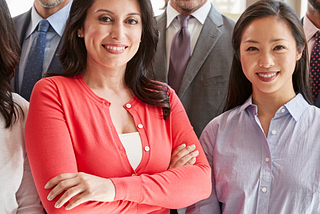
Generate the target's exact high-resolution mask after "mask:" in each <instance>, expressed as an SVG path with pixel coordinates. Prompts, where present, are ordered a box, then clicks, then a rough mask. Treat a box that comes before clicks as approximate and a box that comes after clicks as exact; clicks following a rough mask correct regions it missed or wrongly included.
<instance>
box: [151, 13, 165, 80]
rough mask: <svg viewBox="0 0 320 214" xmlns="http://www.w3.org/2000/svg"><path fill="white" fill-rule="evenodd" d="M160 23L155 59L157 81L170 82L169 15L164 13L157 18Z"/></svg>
mask: <svg viewBox="0 0 320 214" xmlns="http://www.w3.org/2000/svg"><path fill="white" fill-rule="evenodd" d="M157 22H158V30H159V41H158V46H157V49H158V50H157V52H156V56H155V59H157V60H156V62H155V68H157V69H155V70H156V73H155V77H154V78H155V79H156V80H159V81H162V82H168V81H167V80H168V77H167V76H168V75H167V51H166V47H167V44H166V23H167V13H166V12H164V13H162V14H161V15H160V16H158V17H157Z"/></svg>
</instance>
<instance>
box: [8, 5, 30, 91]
mask: <svg viewBox="0 0 320 214" xmlns="http://www.w3.org/2000/svg"><path fill="white" fill-rule="evenodd" d="M13 20H14V23H15V26H16V31H17V35H18V38H19V44H20V47H22V45H23V42H24V39H25V37H26V31H27V28H28V26H29V23H30V20H31V9H30V10H29V11H28V12H26V13H24V14H21V15H20V16H17V17H14V18H13ZM18 78H19V65H18V66H17V67H16V70H15V76H14V78H13V79H12V81H11V86H12V88H13V89H14V91H15V92H19V84H18V82H19V81H18Z"/></svg>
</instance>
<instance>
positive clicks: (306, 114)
mask: <svg viewBox="0 0 320 214" xmlns="http://www.w3.org/2000/svg"><path fill="white" fill-rule="evenodd" d="M200 142H201V144H202V146H203V149H204V151H205V153H206V155H207V158H208V161H209V164H210V165H211V167H212V174H213V177H212V183H213V190H212V194H211V196H210V197H209V199H206V200H204V201H201V202H199V203H197V204H196V205H193V206H192V207H189V208H188V212H187V213H214V214H217V213H225V214H238V213H243V214H253V213H256V214H267V213H269V214H276V213H277V214H288V213H290V214H302V213H303V214H308V213H320V109H318V108H316V107H315V106H312V105H309V104H308V103H307V102H306V101H305V100H304V98H303V96H302V95H301V94H298V95H297V96H296V97H295V98H294V99H292V100H291V101H290V102H288V103H287V104H285V105H284V106H282V107H281V108H280V109H279V110H278V111H277V112H276V113H275V116H274V117H273V118H272V120H271V122H270V126H269V131H268V135H267V137H266V136H265V134H264V132H263V129H262V126H261V123H260V121H259V118H258V109H257V106H256V105H254V104H252V98H251V97H250V98H249V99H248V100H247V101H246V102H245V103H244V104H243V105H242V106H239V107H236V108H234V109H233V110H229V111H227V112H225V113H223V114H222V115H220V116H219V117H217V118H215V119H213V120H212V121H211V122H210V123H209V124H208V125H207V127H206V128H205V130H204V131H203V133H202V135H201V138H200Z"/></svg>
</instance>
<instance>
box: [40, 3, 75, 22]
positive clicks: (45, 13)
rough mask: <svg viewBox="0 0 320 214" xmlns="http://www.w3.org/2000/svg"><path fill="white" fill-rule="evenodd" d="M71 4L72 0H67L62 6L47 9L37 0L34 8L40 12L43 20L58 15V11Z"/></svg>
mask: <svg viewBox="0 0 320 214" xmlns="http://www.w3.org/2000/svg"><path fill="white" fill-rule="evenodd" d="M69 2H70V0H65V1H63V2H61V3H60V4H58V5H57V6H55V7H52V8H46V7H43V6H42V5H41V4H40V2H39V0H35V1H34V7H35V9H36V11H37V12H38V14H39V15H40V16H41V17H42V18H43V19H47V18H48V17H50V16H51V15H53V14H54V13H56V12H57V11H59V10H60V9H62V8H63V7H64V6H66V5H67V4H68V3H69Z"/></svg>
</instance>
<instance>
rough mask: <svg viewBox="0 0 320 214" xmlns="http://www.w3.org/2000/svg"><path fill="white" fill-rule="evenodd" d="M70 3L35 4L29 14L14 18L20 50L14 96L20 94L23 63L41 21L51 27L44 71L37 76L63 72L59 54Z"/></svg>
mask: <svg viewBox="0 0 320 214" xmlns="http://www.w3.org/2000/svg"><path fill="white" fill-rule="evenodd" d="M71 3H72V0H34V5H33V7H32V8H31V9H30V10H29V11H27V12H26V13H23V14H21V15H19V16H16V17H14V18H13V19H14V22H15V25H16V29H17V34H18V38H19V40H20V45H21V47H22V50H21V55H20V63H19V66H18V67H17V68H16V74H15V77H14V79H13V81H12V88H13V89H14V91H15V92H17V93H19V94H20V93H21V86H22V81H23V80H24V79H23V76H24V71H25V67H26V61H27V58H28V54H29V51H30V48H31V45H32V42H33V40H34V38H35V36H36V34H37V33H38V32H37V31H36V28H37V26H38V23H39V22H40V21H41V20H42V19H46V20H48V22H49V24H50V26H49V29H48V32H47V34H46V48H45V55H44V61H43V68H42V70H41V71H39V73H40V72H42V75H44V74H45V73H46V72H54V73H59V72H63V68H62V66H60V61H59V57H58V53H59V51H60V49H61V46H62V35H63V32H64V27H65V23H66V21H67V19H68V17H69V11H70V7H71Z"/></svg>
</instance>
